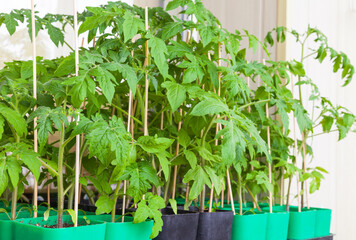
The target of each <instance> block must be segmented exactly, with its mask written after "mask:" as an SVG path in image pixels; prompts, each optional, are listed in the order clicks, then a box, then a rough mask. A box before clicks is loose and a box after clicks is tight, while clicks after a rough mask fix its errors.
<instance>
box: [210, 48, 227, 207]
mask: <svg viewBox="0 0 356 240" xmlns="http://www.w3.org/2000/svg"><path fill="white" fill-rule="evenodd" d="M209 59H210V54H209ZM220 66H221V43H220V42H219V43H218V67H220ZM220 89H221V72H220V71H219V72H218V91H217V92H218V96H219V97H220ZM219 117H220V115H219V114H218V115H217V118H219ZM221 129H222V127H221V123H217V124H216V131H215V135H217V134H218V132H219V130H221ZM218 144H219V139H215V146H218ZM221 194H222V195H223V194H224V190H222V193H221ZM213 196H214V184H211V190H210V202H209V212H211V209H212V205H213ZM222 204H224V203H222Z"/></svg>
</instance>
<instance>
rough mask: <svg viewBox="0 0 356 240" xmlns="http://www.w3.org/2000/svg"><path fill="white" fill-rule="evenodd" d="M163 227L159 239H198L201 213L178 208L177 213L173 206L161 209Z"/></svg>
mask: <svg viewBox="0 0 356 240" xmlns="http://www.w3.org/2000/svg"><path fill="white" fill-rule="evenodd" d="M161 212H162V220H163V228H162V232H160V233H159V235H158V236H157V237H156V238H155V239H157V240H196V238H197V230H198V221H199V213H198V212H191V211H184V210H178V214H177V215H175V214H174V212H173V210H172V209H171V208H164V209H162V210H161Z"/></svg>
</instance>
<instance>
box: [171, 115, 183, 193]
mask: <svg viewBox="0 0 356 240" xmlns="http://www.w3.org/2000/svg"><path fill="white" fill-rule="evenodd" d="M179 114H180V116H183V110H182V109H179ZM181 128H182V121H179V123H178V132H179V130H180V129H181ZM178 154H179V142H178V140H177V146H176V156H178ZM177 174H178V166H177V165H175V166H174V174H173V190H172V199H175V197H176V184H177Z"/></svg>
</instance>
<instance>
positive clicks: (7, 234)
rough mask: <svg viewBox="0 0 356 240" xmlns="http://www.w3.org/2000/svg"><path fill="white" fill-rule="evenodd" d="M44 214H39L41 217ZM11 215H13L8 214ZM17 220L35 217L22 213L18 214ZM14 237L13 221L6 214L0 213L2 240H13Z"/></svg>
mask: <svg viewBox="0 0 356 240" xmlns="http://www.w3.org/2000/svg"><path fill="white" fill-rule="evenodd" d="M43 213H44V212H40V211H39V212H38V215H39V216H43ZM8 214H9V215H10V214H11V213H10V212H8ZM16 216H17V219H22V218H31V217H33V216H32V215H31V213H30V212H28V211H21V212H20V213H16ZM12 236H13V221H11V220H10V219H9V217H8V215H7V214H6V213H0V239H1V240H12Z"/></svg>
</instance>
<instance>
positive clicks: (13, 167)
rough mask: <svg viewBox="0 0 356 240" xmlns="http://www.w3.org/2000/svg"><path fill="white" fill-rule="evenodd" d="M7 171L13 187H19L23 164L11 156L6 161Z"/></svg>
mask: <svg viewBox="0 0 356 240" xmlns="http://www.w3.org/2000/svg"><path fill="white" fill-rule="evenodd" d="M6 165H7V166H6V167H7V172H8V174H9V177H10V181H11V184H12V186H13V187H17V184H18V182H19V180H20V177H19V176H20V173H21V172H22V168H21V165H20V164H19V163H18V161H17V160H16V159H14V158H11V159H9V160H7V161H6Z"/></svg>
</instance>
